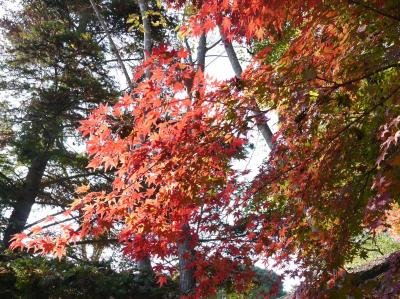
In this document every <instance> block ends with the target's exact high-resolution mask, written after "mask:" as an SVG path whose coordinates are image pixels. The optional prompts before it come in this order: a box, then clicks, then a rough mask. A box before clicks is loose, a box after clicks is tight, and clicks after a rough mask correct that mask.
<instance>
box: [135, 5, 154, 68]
mask: <svg viewBox="0 0 400 299" xmlns="http://www.w3.org/2000/svg"><path fill="white" fill-rule="evenodd" d="M138 4H139V9H140V15H141V17H142V21H143V29H144V38H143V52H144V60H146V59H148V58H149V56H150V55H151V50H152V48H153V38H152V34H151V24H150V20H149V16H148V15H147V11H148V9H149V8H148V5H147V0H138Z"/></svg>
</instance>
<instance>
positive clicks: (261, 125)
mask: <svg viewBox="0 0 400 299" xmlns="http://www.w3.org/2000/svg"><path fill="white" fill-rule="evenodd" d="M220 34H221V39H222V42H223V44H224V47H225V52H226V54H227V55H228V58H229V61H230V63H231V65H232V69H233V71H234V72H235V76H236V78H238V79H241V78H242V72H243V70H242V66H241V65H240V62H239V59H238V58H237V55H236V52H235V49H234V48H233V45H232V43H231V42H230V41H228V40H227V39H226V37H225V35H224V34H223V33H222V31H221V29H220ZM253 109H254V114H255V115H256V117H255V120H256V125H257V128H258V130H259V131H260V132H261V134H262V136H263V137H264V139H265V141H266V142H267V144H268V146H269V148H270V149H272V148H273V143H272V136H273V134H272V131H271V129H270V127H269V126H268V124H267V120H266V118H265V116H264V115H263V113H262V111H261V109H260V107H259V106H258V103H257V101H256V99H254V107H253Z"/></svg>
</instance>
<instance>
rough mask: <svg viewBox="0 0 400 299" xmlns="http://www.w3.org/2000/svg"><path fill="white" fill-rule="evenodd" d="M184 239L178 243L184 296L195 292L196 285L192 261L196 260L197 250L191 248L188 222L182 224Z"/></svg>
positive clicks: (181, 291)
mask: <svg viewBox="0 0 400 299" xmlns="http://www.w3.org/2000/svg"><path fill="white" fill-rule="evenodd" d="M182 233H183V240H182V242H180V243H178V254H179V275H180V276H179V289H180V293H181V295H182V296H187V295H189V294H191V293H193V291H194V289H195V287H196V279H195V276H194V273H195V268H194V266H193V265H191V263H193V261H194V254H195V251H194V249H193V248H191V244H190V243H191V240H192V239H191V235H190V227H189V225H188V224H184V225H183V226H182Z"/></svg>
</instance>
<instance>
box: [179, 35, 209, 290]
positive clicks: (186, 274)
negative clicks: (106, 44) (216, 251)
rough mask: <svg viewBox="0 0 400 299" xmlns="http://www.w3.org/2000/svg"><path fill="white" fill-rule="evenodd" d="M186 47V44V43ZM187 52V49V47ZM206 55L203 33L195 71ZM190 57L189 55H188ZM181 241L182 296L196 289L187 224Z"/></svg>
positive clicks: (188, 83) (189, 86) (189, 84)
mask: <svg viewBox="0 0 400 299" xmlns="http://www.w3.org/2000/svg"><path fill="white" fill-rule="evenodd" d="M186 45H188V43H187V42H186ZM187 48H188V50H189V47H187ZM206 53H207V37H206V34H205V32H203V33H202V34H201V35H200V38H199V43H198V45H197V55H196V70H201V71H202V72H204V69H205V62H206ZM190 56H191V55H190ZM193 79H194V78H191V79H190V80H187V81H186V82H185V85H186V89H187V91H188V93H189V94H190V93H191V90H192V87H193ZM182 234H183V239H182V240H181V242H178V244H177V246H178V259H179V289H180V293H181V295H182V296H186V295H189V294H191V293H193V292H194V289H195V287H196V278H195V275H194V274H195V271H196V268H195V267H194V266H193V265H192V263H193V261H194V259H195V253H196V252H195V250H194V249H193V248H192V246H191V242H192V239H191V234H190V226H189V223H185V224H183V225H182Z"/></svg>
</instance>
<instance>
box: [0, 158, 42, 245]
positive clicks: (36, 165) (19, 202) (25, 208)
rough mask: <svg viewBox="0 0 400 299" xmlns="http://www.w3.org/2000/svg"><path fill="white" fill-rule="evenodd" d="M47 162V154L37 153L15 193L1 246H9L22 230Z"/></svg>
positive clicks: (38, 189)
mask: <svg viewBox="0 0 400 299" xmlns="http://www.w3.org/2000/svg"><path fill="white" fill-rule="evenodd" d="M48 160H49V156H48V153H47V152H44V153H39V154H38V155H37V156H36V157H35V158H34V159H33V160H32V164H31V166H30V167H29V170H28V174H27V176H26V178H25V182H24V184H23V186H22V187H21V189H20V190H19V191H18V192H17V197H16V203H15V206H14V210H13V211H12V213H11V216H10V218H9V222H8V226H7V228H6V230H5V232H4V236H3V244H4V246H5V247H6V248H8V247H9V246H10V240H11V238H12V236H13V235H14V234H17V233H20V232H22V231H23V230H24V227H25V225H26V222H27V220H28V217H29V214H30V212H31V209H32V206H33V204H34V203H35V199H36V196H37V195H38V193H39V191H40V183H41V181H42V178H43V173H44V171H45V169H46V166H47V162H48Z"/></svg>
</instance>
